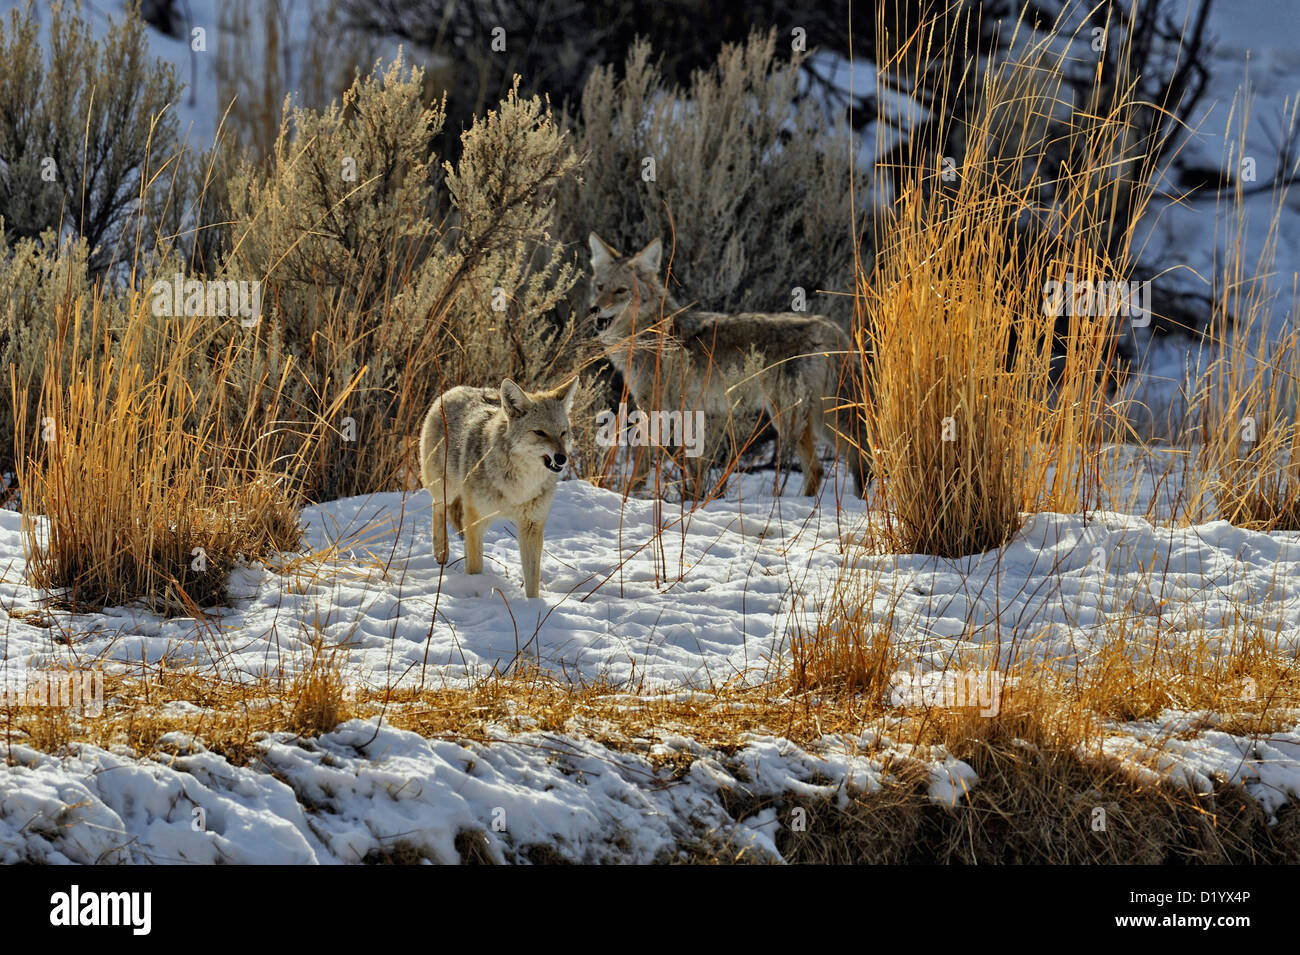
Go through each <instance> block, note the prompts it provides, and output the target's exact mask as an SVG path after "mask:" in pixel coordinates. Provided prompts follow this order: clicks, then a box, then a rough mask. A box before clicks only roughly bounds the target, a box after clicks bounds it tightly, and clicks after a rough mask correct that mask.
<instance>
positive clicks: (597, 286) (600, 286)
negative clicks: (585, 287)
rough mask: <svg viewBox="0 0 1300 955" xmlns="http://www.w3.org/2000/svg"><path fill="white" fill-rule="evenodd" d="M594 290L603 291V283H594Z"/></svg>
mask: <svg viewBox="0 0 1300 955" xmlns="http://www.w3.org/2000/svg"><path fill="white" fill-rule="evenodd" d="M596 291H597V292H603V291H605V286H603V285H601V284H600V283H599V282H597V283H596Z"/></svg>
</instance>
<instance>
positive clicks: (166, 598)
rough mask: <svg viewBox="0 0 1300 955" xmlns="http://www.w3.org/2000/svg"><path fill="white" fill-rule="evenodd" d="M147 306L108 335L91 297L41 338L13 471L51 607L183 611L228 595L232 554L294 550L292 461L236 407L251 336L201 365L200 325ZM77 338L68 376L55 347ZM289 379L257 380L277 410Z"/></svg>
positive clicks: (135, 306)
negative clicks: (30, 410) (34, 386)
mask: <svg viewBox="0 0 1300 955" xmlns="http://www.w3.org/2000/svg"><path fill="white" fill-rule="evenodd" d="M148 309H149V302H148V300H147V299H146V298H145V297H144V296H135V297H134V300H133V302H132V310H131V312H130V313H129V318H128V320H127V322H126V326H125V329H123V330H122V331H121V334H120V337H116V338H115V337H114V336H113V335H112V334H111V333H110V329H109V324H108V321H109V320H108V315H107V314H106V311H107V310H106V308H105V307H104V301H103V299H102V297H101V296H100V295H99V294H98V293H97V294H96V295H95V297H94V300H93V301H92V302H90V303H85V302H82V301H78V302H75V303H72V304H71V306H70V308H69V314H67V315H65V316H62V317H61V319H60V321H59V324H60V327H61V328H66V329H67V340H66V341H57V342H52V343H51V345H50V352H49V356H48V359H47V366H46V374H45V376H44V378H43V384H42V392H41V400H40V411H39V414H40V415H41V420H40V421H38V422H29V421H27V420H26V415H25V414H21V413H20V417H19V420H18V422H17V428H16V431H17V434H18V440H19V446H20V447H31V448H34V449H35V450H34V453H33V454H32V455H31V456H30V457H29V458H27V459H26V460H20V462H19V468H18V480H19V484H20V486H21V487H22V489H23V498H22V504H23V530H24V542H25V547H26V550H27V559H28V567H29V575H30V578H31V581H32V582H33V583H34V584H35V585H36V586H38V587H41V588H43V589H45V590H47V591H48V592H49V593H50V595H51V596H52V597H54V598H55V599H58V600H61V601H63V602H65V603H67V604H70V605H73V606H77V607H98V606H107V605H117V604H126V603H130V602H132V601H135V600H144V601H146V602H147V603H150V604H152V605H153V606H155V607H157V608H158V609H160V610H163V611H165V612H172V613H176V612H181V613H191V612H196V611H197V610H198V609H199V608H202V607H207V606H211V605H212V604H214V603H219V602H221V601H222V600H223V599H224V588H225V585H226V580H227V577H228V576H229V573H230V570H231V569H232V568H233V566H234V565H235V563H236V561H238V560H239V559H241V558H243V559H247V560H250V561H260V560H264V559H265V558H267V557H268V556H270V555H271V554H274V553H276V552H278V551H293V550H296V549H297V548H298V547H299V544H300V540H301V532H300V530H299V527H298V519H297V508H298V498H297V494H296V488H295V487H294V486H293V483H292V481H291V480H290V479H289V477H288V474H292V473H293V466H292V465H293V462H292V461H290V462H285V461H284V460H282V459H281V454H280V450H281V447H282V446H283V443H284V442H283V437H282V436H281V435H279V434H277V430H276V429H275V428H273V427H272V428H267V427H266V425H265V423H264V422H263V421H260V420H258V419H256V418H255V417H253V416H250V415H248V414H247V413H246V410H245V409H241V408H239V407H237V406H236V405H235V404H234V403H233V402H232V401H231V398H230V395H231V392H232V390H233V389H231V388H230V387H229V385H228V379H230V378H232V377H234V376H235V375H236V374H238V373H239V372H240V371H241V370H242V369H241V365H242V363H244V362H246V361H247V359H248V354H247V343H246V341H245V342H244V343H240V342H239V341H238V340H232V343H231V345H230V346H229V347H228V349H227V350H226V352H225V353H224V354H219V355H217V356H216V357H215V359H208V358H207V350H208V345H209V342H208V339H207V337H206V333H207V332H208V331H209V328H208V322H207V321H206V320H203V319H175V320H173V319H162V320H161V324H160V323H159V321H158V320H156V319H154V318H153V316H152V315H151V314H150V313H149V310H148ZM86 343H88V344H89V348H88V355H87V357H86V358H85V359H78V360H76V361H74V363H73V367H72V368H71V370H70V372H69V373H68V374H67V375H66V377H65V376H64V375H63V374H62V373H61V372H60V366H59V358H58V356H59V354H60V353H61V352H62V351H63V350H64V349H71V350H72V351H73V353H74V354H81V351H82V347H83V345H85V344H86ZM283 386H284V381H283V380H281V381H275V380H268V379H263V380H262V381H261V382H260V383H259V384H258V387H259V390H262V391H265V392H266V393H267V397H266V405H267V406H268V407H270V408H271V409H273V410H272V414H273V415H276V416H278V415H279V414H281V413H282V411H281V409H282V408H283V407H284V404H283V402H282V401H281V396H280V391H281V390H282V389H283ZM17 387H18V386H17V383H16V382H15V383H14V388H15V390H16V389H17ZM325 427H327V426H326V425H325V422H324V419H322V418H318V419H316V421H315V422H314V423H308V424H307V427H306V429H305V430H307V431H308V435H309V437H310V436H311V432H312V431H313V430H314V432H315V433H316V435H319V434H320V433H322V432H323V430H324V428H325ZM303 447H307V448H309V447H310V441H309V442H307V443H306V444H305V445H303ZM286 464H288V467H286V466H285V465H286ZM281 469H283V470H281ZM41 518H44V520H43V521H42V520H41Z"/></svg>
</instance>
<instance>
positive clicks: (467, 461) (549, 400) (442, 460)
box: [420, 378, 578, 597]
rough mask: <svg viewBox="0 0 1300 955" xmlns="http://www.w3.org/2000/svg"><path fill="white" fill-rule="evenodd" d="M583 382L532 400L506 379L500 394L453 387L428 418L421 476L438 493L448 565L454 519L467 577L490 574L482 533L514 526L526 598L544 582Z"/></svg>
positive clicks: (436, 509)
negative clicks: (548, 535)
mask: <svg viewBox="0 0 1300 955" xmlns="http://www.w3.org/2000/svg"><path fill="white" fill-rule="evenodd" d="M577 387H578V379H577V378H574V379H573V381H571V382H569V383H568V384H566V385H561V386H560V387H558V388H556V389H554V390H552V391H543V392H537V393H534V394H529V393H528V392H525V391H524V390H523V389H522V388H520V387H519V386H518V385H517V384H515V383H514V382H513V381H511V380H510V379H509V378H507V379H506V380H505V381H503V382H501V387H500V388H499V389H497V388H470V387H465V386H461V387H459V388H452V389H451V390H450V391H448V392H446V393H445V394H443V395H442V396H441V397H440V398H438V399H437V400H436V401H435V402H434V403H433V407H431V408H430V409H429V413H428V414H427V415H425V418H424V427H423V428H421V430H420V478H421V480H422V481H423V482H424V486H425V487H427V488H428V489H429V493H430V494H432V495H433V551H434V556H436V557H437V558H438V562H439V563H442V564H445V563H446V562H447V521H448V520H450V521H451V525H452V527H454V528H455V529H456V530H457V531H463V532H464V535H465V571H466V573H470V574H480V573H482V572H483V534H484V532H486V531H487V529H488V526H489V525H490V524H491V523H492V522H493V521H495V520H509V521H513V522H514V523H515V527H516V530H517V532H518V535H519V558H520V563H521V564H522V565H523V573H524V593H525V594H526V595H527V596H529V597H536V596H537V592H538V589H539V587H540V581H541V569H542V531H543V529H544V528H545V526H546V518H547V515H548V514H549V513H550V511H551V502H552V501H553V500H554V499H555V483H556V480H557V475H559V474H560V472H561V471H563V470H564V466H565V464H566V462H567V461H568V459H569V446H570V428H569V409H570V408H571V407H572V405H573V395H574V392H575V391H576V390H577Z"/></svg>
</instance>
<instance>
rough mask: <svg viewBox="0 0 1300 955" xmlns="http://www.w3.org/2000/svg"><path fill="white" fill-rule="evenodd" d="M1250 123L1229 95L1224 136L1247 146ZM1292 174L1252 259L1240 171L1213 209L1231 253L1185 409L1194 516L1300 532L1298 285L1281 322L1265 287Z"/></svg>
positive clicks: (1282, 181)
mask: <svg viewBox="0 0 1300 955" xmlns="http://www.w3.org/2000/svg"><path fill="white" fill-rule="evenodd" d="M1296 108H1297V101H1292V102H1291V103H1290V104H1289V109H1288V113H1289V115H1287V116H1285V117H1284V118H1283V121H1284V123H1285V125H1286V126H1288V127H1289V129H1290V130H1291V132H1294V128H1295V122H1296ZM1249 122H1250V101H1249V99H1248V98H1245V97H1243V98H1239V99H1237V100H1235V101H1234V102H1233V107H1232V113H1231V115H1230V118H1229V128H1230V130H1231V133H1232V135H1231V136H1230V137H1229V139H1230V140H1232V141H1235V142H1236V143H1245V141H1246V132H1247V129H1248V127H1249ZM1225 158H1226V160H1227V161H1228V162H1229V164H1230V167H1231V168H1236V167H1237V165H1238V163H1239V162H1240V157H1238V156H1228V157H1225ZM1297 173H1300V160H1297V161H1295V164H1294V165H1293V166H1292V168H1291V169H1289V170H1279V175H1277V176H1276V177H1275V180H1274V182H1275V185H1274V189H1273V194H1272V197H1271V198H1272V202H1271V213H1270V216H1269V219H1268V222H1267V228H1266V229H1265V230H1264V237H1263V241H1262V243H1261V244H1260V245H1259V247H1258V248H1257V249H1256V250H1255V254H1254V257H1253V258H1252V257H1251V255H1250V250H1249V249H1248V243H1247V240H1248V237H1249V235H1250V230H1249V229H1248V216H1247V211H1246V204H1245V201H1244V200H1245V189H1244V184H1243V182H1242V177H1241V176H1236V177H1234V179H1233V188H1232V191H1231V194H1230V196H1229V197H1228V200H1227V202H1228V204H1230V208H1229V209H1228V210H1222V211H1223V214H1222V215H1216V223H1222V224H1223V225H1222V229H1223V234H1222V235H1221V236H1220V238H1221V239H1222V247H1223V248H1225V249H1226V250H1227V251H1226V253H1225V261H1224V262H1223V263H1222V267H1221V270H1220V269H1217V268H1216V285H1215V293H1216V294H1215V297H1214V300H1213V303H1212V316H1211V321H1210V323H1209V335H1208V338H1209V348H1210V352H1211V356H1212V360H1211V361H1210V362H1209V364H1208V367H1207V368H1206V370H1205V372H1204V374H1203V375H1202V376H1201V378H1200V380H1199V381H1198V383H1197V384H1198V389H1197V396H1196V400H1195V401H1194V402H1193V405H1192V408H1191V415H1192V418H1193V419H1194V421H1195V422H1196V424H1197V425H1199V431H1197V430H1193V434H1194V436H1196V437H1199V438H1200V439H1201V440H1200V442H1199V444H1198V447H1197V452H1198V453H1197V455H1196V459H1195V464H1196V475H1195V476H1196V478H1197V479H1198V483H1197V485H1196V486H1195V487H1194V489H1193V493H1192V498H1193V501H1192V505H1191V509H1192V515H1193V517H1194V518H1195V519H1206V518H1209V517H1217V518H1219V519H1222V520H1226V521H1230V522H1231V523H1233V524H1236V525H1238V526H1241V527H1249V528H1252V529H1256V530H1264V531H1272V530H1300V424H1298V422H1297V401H1298V399H1300V326H1297V324H1296V321H1295V315H1296V306H1297V305H1300V290H1298V289H1297V288H1296V286H1295V284H1294V283H1295V281H1296V279H1295V277H1294V276H1292V279H1291V281H1292V288H1291V308H1290V314H1291V316H1292V317H1291V320H1290V322H1289V323H1287V324H1285V325H1284V324H1283V323H1282V322H1281V321H1279V320H1278V318H1277V317H1276V316H1275V315H1274V314H1273V312H1274V309H1275V308H1276V307H1277V306H1278V305H1279V304H1280V300H1281V298H1282V296H1281V295H1279V294H1278V293H1277V292H1270V290H1269V287H1268V279H1269V278H1270V277H1271V276H1273V275H1274V274H1275V261H1276V253H1277V241H1278V234H1279V228H1280V226H1281V217H1282V212H1283V210H1284V208H1285V207H1286V199H1287V186H1286V183H1287V182H1288V181H1289V179H1290V178H1291V177H1294V176H1295V175H1296V174H1297ZM1220 205H1221V206H1222V205H1224V203H1223V202H1222V201H1221V203H1220ZM1217 211H1221V210H1216V212H1217ZM1218 265H1219V263H1217V262H1216V266H1218Z"/></svg>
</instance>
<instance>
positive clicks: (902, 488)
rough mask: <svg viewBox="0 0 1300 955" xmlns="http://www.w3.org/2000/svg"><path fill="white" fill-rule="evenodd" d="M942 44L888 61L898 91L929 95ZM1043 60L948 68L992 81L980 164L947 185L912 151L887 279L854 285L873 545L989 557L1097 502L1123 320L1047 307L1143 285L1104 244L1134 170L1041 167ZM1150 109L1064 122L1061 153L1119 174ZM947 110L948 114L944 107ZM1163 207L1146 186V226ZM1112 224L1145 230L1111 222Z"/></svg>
mask: <svg viewBox="0 0 1300 955" xmlns="http://www.w3.org/2000/svg"><path fill="white" fill-rule="evenodd" d="M879 16H880V17H883V16H884V13H883V11H882V12H880V13H879ZM885 26H886V24H885V23H884V22H883V21H882V22H881V24H880V31H881V32H883V31H884V29H885ZM932 28H933V27H927V28H925V29H922V30H920V31H918V32H917V33H916V34H914V35H912V36H910V37H907V38H904V39H903V41H901V43H900V45H899V48H898V49H897V51H895V52H894V53H893V54H892V56H891V57H890V58H889V59H887V60H886V61H885V62H882V63H881V64H880V66H879V68H878V72H879V81H880V82H881V83H882V84H883V85H885V86H890V87H898V88H909V87H910V86H912V85H915V83H916V79H917V78H916V76H914V75H909V70H910V71H916V70H919V69H920V68H921V67H920V64H921V62H922V61H923V57H922V54H923V53H924V52H925V51H926V50H927V49H928V46H929V45H930V44H932V43H934V42H941V41H942V38H936V37H934V36H932V35H931V34H930V32H929V31H930V29H932ZM1047 51H1048V47H1047V45H1046V43H1045V42H1044V43H1038V44H1035V45H1033V46H1032V47H1031V48H1030V49H1029V50H1027V51H1026V52H1023V53H1022V54H1021V56H1020V58H1019V59H1018V60H1016V61H1013V62H1010V63H1004V64H1002V65H1001V66H999V67H997V68H994V69H987V70H985V71H984V72H983V73H977V72H976V71H975V69H974V67H973V66H972V65H970V64H957V63H952V62H950V63H949V64H948V65H947V69H948V70H949V71H950V73H951V74H952V75H951V76H950V77H949V79H950V81H951V82H950V84H949V86H950V88H956V87H957V86H960V85H961V84H969V83H981V84H983V88H984V103H985V104H986V106H985V109H984V111H983V112H982V113H981V114H980V115H978V116H976V117H974V118H973V120H971V121H969V122H968V123H967V126H966V128H965V131H964V136H965V151H964V152H963V154H962V155H961V156H959V157H956V159H955V163H954V164H953V166H952V167H951V169H950V170H949V171H948V173H947V174H944V173H942V172H941V171H940V170H937V169H933V168H930V167H929V165H928V163H927V162H926V161H925V157H926V156H927V155H928V153H927V152H926V150H927V149H930V150H933V149H934V148H935V145H934V143H930V142H911V143H909V148H910V149H911V150H912V152H911V154H910V155H911V158H910V167H909V168H907V169H904V170H903V174H902V176H901V182H902V184H901V187H900V189H899V191H898V193H897V195H896V197H895V198H894V200H893V202H892V205H891V207H890V208H889V209H888V210H887V212H886V214H885V215H884V217H883V221H882V223H881V225H880V227H879V235H878V237H877V243H876V244H877V247H878V251H877V255H876V259H875V262H874V266H873V267H872V269H871V270H870V271H869V272H868V271H867V270H866V268H865V267H863V266H861V265H860V266H859V269H858V275H857V290H856V294H857V308H856V315H855V329H856V334H855V347H856V355H855V358H856V361H857V363H858V365H859V368H860V373H861V375H862V376H863V378H864V379H865V380H866V381H868V382H869V383H870V389H869V391H870V395H871V400H870V401H869V402H867V403H866V405H865V406H864V408H863V419H864V420H863V427H862V431H863V434H864V437H865V441H866V444H867V446H868V448H869V451H870V454H871V459H872V465H873V470H874V472H875V474H876V476H877V480H878V482H879V493H880V499H881V503H882V509H883V515H882V516H883V518H884V520H883V523H882V525H881V531H880V534H879V539H878V541H877V544H878V546H880V547H883V548H885V549H888V550H892V551H900V552H905V553H915V552H920V553H927V554H938V555H943V556H959V555H963V554H970V553H974V552H979V551H984V550H988V549H990V548H993V547H997V546H1000V545H1001V544H1003V543H1005V542H1006V541H1007V540H1008V539H1009V538H1010V536H1011V535H1012V534H1013V533H1014V532H1015V531H1016V530H1017V529H1018V528H1019V526H1020V521H1021V514H1022V512H1024V511H1032V510H1038V509H1050V510H1058V511H1079V510H1086V509H1087V508H1089V507H1091V506H1094V505H1095V502H1096V501H1097V499H1098V494H1099V488H1100V484H1101V481H1102V477H1103V473H1102V472H1103V467H1104V461H1103V459H1102V458H1101V457H1100V455H1099V454H1098V449H1099V447H1100V443H1101V439H1102V438H1103V436H1105V434H1106V433H1107V428H1108V423H1107V417H1106V415H1105V413H1104V412H1105V407H1106V389H1107V381H1106V378H1107V376H1106V375H1105V374H1100V373H1099V372H1100V371H1101V370H1102V369H1105V368H1106V367H1107V366H1108V364H1109V361H1110V359H1111V353H1112V349H1113V348H1114V343H1115V337H1116V333H1117V331H1118V330H1119V323H1120V321H1121V318H1120V316H1119V315H1118V305H1119V303H1118V302H1116V303H1115V307H1114V309H1113V310H1112V309H1108V308H1102V309H1098V310H1096V311H1097V312H1098V314H1089V313H1086V312H1087V311H1088V310H1079V309H1075V308H1073V307H1070V306H1071V302H1070V299H1069V296H1056V297H1055V298H1056V302H1055V305H1054V307H1049V304H1048V302H1049V298H1052V297H1053V296H1050V295H1049V292H1048V288H1049V286H1048V283H1050V282H1058V283H1062V285H1064V283H1065V282H1066V281H1067V279H1070V278H1072V279H1073V281H1074V282H1075V283H1076V284H1078V285H1080V286H1082V285H1083V283H1085V282H1090V283H1094V284H1096V283H1100V282H1112V281H1118V280H1120V279H1127V276H1128V272H1129V269H1130V267H1131V265H1130V263H1129V262H1128V261H1127V260H1126V259H1125V258H1119V259H1116V258H1114V257H1113V256H1112V255H1111V254H1110V253H1108V252H1106V251H1105V249H1104V247H1103V246H1102V244H1101V243H1100V242H1098V241H1097V236H1098V235H1101V234H1105V233H1106V231H1107V230H1103V229H1102V225H1103V224H1105V223H1106V222H1107V216H1108V215H1111V214H1113V208H1112V206H1113V199H1114V193H1115V192H1116V190H1117V189H1119V188H1124V189H1132V188H1134V186H1133V183H1132V182H1130V181H1127V180H1125V179H1124V177H1123V175H1121V174H1120V173H1119V172H1116V173H1115V174H1114V175H1113V176H1110V175H1098V174H1097V169H1089V168H1078V169H1075V168H1073V167H1072V166H1071V165H1069V163H1068V162H1062V163H1061V164H1060V168H1053V169H1051V170H1048V169H1047V168H1045V167H1044V165H1043V161H1042V157H1041V155H1038V154H1036V153H1035V150H1038V151H1039V152H1041V150H1042V149H1043V143H1042V141H1041V140H1042V136H1043V135H1044V132H1045V131H1046V130H1047V129H1048V125H1047V124H1048V115H1049V114H1050V112H1051V107H1052V106H1053V105H1054V104H1055V103H1056V101H1057V99H1058V98H1059V96H1060V87H1061V81H1060V66H1061V63H1060V61H1059V59H1057V57H1059V56H1060V54H1049V53H1048V52H1047ZM963 70H964V72H963ZM1135 108H1136V104H1135V102H1134V101H1133V99H1132V94H1131V92H1130V93H1128V94H1124V95H1121V96H1119V97H1118V98H1117V100H1116V101H1115V102H1112V103H1108V104H1102V105H1100V106H1098V108H1097V109H1096V110H1095V111H1093V112H1092V113H1089V114H1081V113H1080V114H1074V116H1073V118H1072V119H1071V120H1070V121H1069V122H1066V123H1064V124H1061V123H1060V122H1059V121H1057V125H1056V126H1053V127H1052V129H1053V130H1054V131H1055V132H1054V136H1055V138H1056V140H1058V143H1057V144H1058V145H1061V146H1065V147H1068V148H1065V149H1063V152H1064V153H1066V154H1067V155H1070V156H1075V157H1087V158H1086V159H1074V160H1072V162H1075V163H1077V162H1084V163H1085V164H1092V165H1094V166H1097V167H1098V168H1099V169H1107V168H1108V167H1109V163H1111V162H1113V163H1114V165H1115V167H1116V169H1119V168H1121V167H1122V166H1123V160H1124V157H1123V156H1122V155H1121V151H1122V149H1123V148H1124V132H1123V131H1124V129H1125V123H1126V121H1127V117H1128V116H1129V115H1130V114H1131V113H1132V111H1133V110H1134V109H1135ZM934 112H935V113H936V114H938V115H940V116H942V115H945V114H947V113H948V112H949V111H948V110H947V106H946V104H944V103H939V104H937V105H936V106H935V107H934ZM1058 127H1059V128H1058ZM943 132H944V131H943V129H942V128H941V129H940V130H939V131H938V133H937V136H939V137H941V136H942V134H943ZM940 141H941V140H940ZM892 172H893V170H891V171H890V173H891V174H892ZM1049 175H1050V176H1054V177H1055V181H1056V186H1057V194H1056V207H1055V208H1054V209H1053V210H1051V211H1050V212H1049V211H1048V210H1047V209H1044V208H1040V207H1039V206H1038V204H1037V203H1036V201H1035V197H1036V195H1037V194H1038V191H1039V189H1040V187H1041V186H1042V184H1043V181H1044V179H1045V178H1046V177H1048V176H1049ZM950 180H951V181H950ZM1149 191H1150V190H1149V186H1148V184H1146V183H1138V184H1137V193H1138V196H1139V199H1138V201H1137V202H1136V203H1135V204H1134V205H1133V207H1132V215H1133V216H1134V221H1136V217H1137V216H1138V215H1140V214H1141V212H1142V210H1143V208H1144V207H1145V204H1146V200H1147V198H1149ZM1116 227H1118V228H1119V230H1120V231H1121V232H1123V231H1125V229H1131V227H1132V224H1131V223H1118V224H1116V223H1109V225H1108V229H1109V230H1110V231H1113V230H1114V229H1115V228H1116ZM1062 298H1064V301H1062V300H1061V299H1062ZM1079 311H1085V313H1084V314H1079ZM1054 347H1055V348H1056V349H1057V352H1058V355H1057V356H1056V360H1055V362H1054V360H1053V348H1054ZM1111 427H1113V425H1111Z"/></svg>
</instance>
